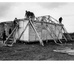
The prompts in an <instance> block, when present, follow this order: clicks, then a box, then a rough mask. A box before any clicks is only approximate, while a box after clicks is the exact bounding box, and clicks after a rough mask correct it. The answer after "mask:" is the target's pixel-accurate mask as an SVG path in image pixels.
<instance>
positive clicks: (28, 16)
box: [2, 10, 63, 43]
mask: <svg viewBox="0 0 74 75" xmlns="http://www.w3.org/2000/svg"><path fill="white" fill-rule="evenodd" d="M25 17H26V18H28V19H29V18H31V19H34V18H35V15H34V13H33V12H30V11H27V10H26V13H25ZM62 20H63V19H62V17H60V18H59V23H62ZM16 24H17V18H15V19H14V21H13V25H14V27H15V26H16ZM11 32H12V30H11V29H9V34H11ZM2 36H3V43H4V41H5V40H6V32H5V30H4V31H3V33H2Z"/></svg>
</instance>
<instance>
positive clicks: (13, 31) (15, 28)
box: [4, 25, 18, 43]
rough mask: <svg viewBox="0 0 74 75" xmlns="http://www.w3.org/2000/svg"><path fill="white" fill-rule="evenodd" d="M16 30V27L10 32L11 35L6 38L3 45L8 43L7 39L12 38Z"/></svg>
mask: <svg viewBox="0 0 74 75" xmlns="http://www.w3.org/2000/svg"><path fill="white" fill-rule="evenodd" d="M17 28H18V25H17V26H16V27H15V28H14V29H13V31H12V32H11V34H10V35H9V36H8V37H7V39H6V40H5V42H4V43H6V42H7V41H8V39H9V38H10V37H11V36H12V34H13V33H14V32H15V30H16V29H17Z"/></svg>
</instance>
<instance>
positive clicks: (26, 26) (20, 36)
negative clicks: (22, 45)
mask: <svg viewBox="0 0 74 75" xmlns="http://www.w3.org/2000/svg"><path fill="white" fill-rule="evenodd" d="M27 27H28V24H27V25H26V26H25V28H24V30H23V32H22V33H21V35H20V36H19V38H18V39H20V38H21V37H22V35H23V33H24V32H25V30H26V28H27Z"/></svg>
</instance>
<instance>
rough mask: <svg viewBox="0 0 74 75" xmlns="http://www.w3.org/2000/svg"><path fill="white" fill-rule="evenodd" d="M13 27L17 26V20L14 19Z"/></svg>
mask: <svg viewBox="0 0 74 75" xmlns="http://www.w3.org/2000/svg"><path fill="white" fill-rule="evenodd" d="M13 25H14V27H15V26H16V25H17V18H15V19H14V21H13Z"/></svg>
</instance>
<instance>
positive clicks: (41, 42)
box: [29, 19, 44, 46]
mask: <svg viewBox="0 0 74 75" xmlns="http://www.w3.org/2000/svg"><path fill="white" fill-rule="evenodd" d="M29 22H30V24H31V26H32V28H33V29H34V31H35V33H36V34H37V36H38V38H39V41H40V44H41V45H42V46H44V44H43V41H42V39H41V38H40V36H39V34H38V32H37V30H36V29H35V27H34V25H33V23H32V21H31V19H29Z"/></svg>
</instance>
